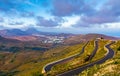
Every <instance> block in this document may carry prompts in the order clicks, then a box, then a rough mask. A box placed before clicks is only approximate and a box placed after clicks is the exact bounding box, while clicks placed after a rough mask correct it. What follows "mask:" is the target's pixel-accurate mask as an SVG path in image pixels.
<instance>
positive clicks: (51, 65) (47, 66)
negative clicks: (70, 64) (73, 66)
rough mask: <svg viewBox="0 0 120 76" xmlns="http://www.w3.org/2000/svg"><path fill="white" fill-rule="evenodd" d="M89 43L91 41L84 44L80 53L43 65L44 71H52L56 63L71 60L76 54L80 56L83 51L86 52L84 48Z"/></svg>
mask: <svg viewBox="0 0 120 76" xmlns="http://www.w3.org/2000/svg"><path fill="white" fill-rule="evenodd" d="M88 43H89V41H87V43H86V44H85V45H84V46H83V48H82V50H81V52H80V53H79V54H75V55H73V56H70V57H67V58H64V59H60V60H58V61H54V62H51V63H48V64H47V65H45V66H44V67H43V70H42V73H46V72H48V71H50V70H51V68H52V67H53V66H54V65H56V64H59V63H63V62H66V61H68V60H70V59H72V58H74V57H76V56H79V55H81V54H83V53H84V49H85V47H86V46H87V44H88Z"/></svg>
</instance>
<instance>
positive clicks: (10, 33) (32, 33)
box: [0, 28, 118, 44]
mask: <svg viewBox="0 0 120 76" xmlns="http://www.w3.org/2000/svg"><path fill="white" fill-rule="evenodd" d="M0 36H2V37H1V38H2V39H3V37H5V38H6V39H7V38H8V39H12V40H13V39H15V40H19V41H37V40H39V41H43V40H45V39H47V38H48V36H49V37H51V36H57V37H65V38H66V39H65V40H64V43H67V44H71V43H80V42H83V41H88V40H91V39H96V38H100V37H102V38H104V39H110V40H117V39H118V38H116V37H112V36H106V35H103V34H85V35H75V34H66V33H52V32H50V33H49V32H41V31H38V30H36V29H34V28H29V29H27V30H25V31H23V30H20V29H6V30H0ZM0 41H1V40H0Z"/></svg>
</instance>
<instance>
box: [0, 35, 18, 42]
mask: <svg viewBox="0 0 120 76" xmlns="http://www.w3.org/2000/svg"><path fill="white" fill-rule="evenodd" d="M19 42H20V41H19V40H16V39H9V38H4V37H2V36H0V43H19Z"/></svg>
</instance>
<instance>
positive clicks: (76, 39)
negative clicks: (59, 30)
mask: <svg viewBox="0 0 120 76" xmlns="http://www.w3.org/2000/svg"><path fill="white" fill-rule="evenodd" d="M97 38H103V39H107V40H118V39H120V38H117V37H112V36H107V35H103V34H92V33H91V34H85V35H75V36H71V37H70V38H68V39H66V40H65V41H64V43H65V44H71V43H72V44H74V43H80V42H83V41H89V40H93V39H97Z"/></svg>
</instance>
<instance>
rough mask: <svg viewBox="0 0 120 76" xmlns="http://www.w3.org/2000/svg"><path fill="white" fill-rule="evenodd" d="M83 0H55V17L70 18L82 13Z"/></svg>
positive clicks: (53, 10)
mask: <svg viewBox="0 0 120 76" xmlns="http://www.w3.org/2000/svg"><path fill="white" fill-rule="evenodd" d="M83 5H84V1H83V0H53V9H52V10H51V12H52V14H53V15H56V16H69V15H72V14H78V13H80V12H81V9H82V6H83Z"/></svg>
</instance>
